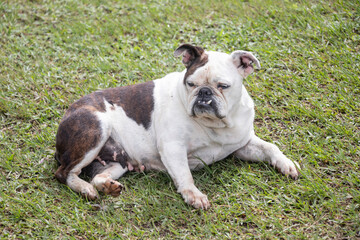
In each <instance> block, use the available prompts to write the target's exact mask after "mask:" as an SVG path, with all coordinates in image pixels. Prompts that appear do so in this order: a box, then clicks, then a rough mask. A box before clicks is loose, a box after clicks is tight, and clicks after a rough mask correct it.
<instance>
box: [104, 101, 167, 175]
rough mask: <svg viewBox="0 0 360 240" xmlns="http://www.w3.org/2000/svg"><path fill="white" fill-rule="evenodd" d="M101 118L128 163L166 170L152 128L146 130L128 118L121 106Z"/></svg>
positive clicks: (148, 168) (108, 111)
mask: <svg viewBox="0 0 360 240" xmlns="http://www.w3.org/2000/svg"><path fill="white" fill-rule="evenodd" d="M99 117H100V118H101V119H102V122H106V123H107V124H106V125H108V126H107V128H108V129H109V131H110V132H111V133H110V137H111V138H112V139H114V141H115V142H116V143H117V144H118V145H119V146H120V147H121V149H123V150H124V151H125V152H126V154H127V155H128V157H129V158H128V160H127V161H129V162H130V163H131V164H132V165H133V166H134V167H138V166H141V165H143V166H145V169H146V170H151V169H156V170H164V169H165V167H164V165H163V164H162V162H161V160H160V155H159V153H158V150H157V147H156V140H155V137H154V130H153V128H152V127H150V128H148V129H145V127H144V126H143V125H141V124H140V125H139V124H138V123H136V122H135V121H134V120H132V119H131V118H129V117H127V116H126V113H125V112H124V111H123V109H122V108H121V107H120V106H115V109H113V110H107V112H106V113H104V114H99Z"/></svg>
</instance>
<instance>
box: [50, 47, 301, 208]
mask: <svg viewBox="0 0 360 240" xmlns="http://www.w3.org/2000/svg"><path fill="white" fill-rule="evenodd" d="M174 55H175V56H176V57H177V56H182V62H183V64H184V65H185V67H186V68H185V70H184V71H182V72H173V73H170V74H168V75H166V76H165V77H163V78H161V79H157V80H154V81H151V82H146V83H142V84H137V85H132V86H126V87H118V88H112V89H106V90H102V91H97V92H94V93H92V94H89V95H87V96H84V97H83V98H81V99H79V100H78V101H76V102H75V103H73V104H72V105H71V106H70V107H69V109H68V110H67V112H66V113H65V116H64V117H63V119H62V120H61V122H60V124H59V129H58V132H57V135H56V154H55V156H56V159H57V160H58V162H59V164H60V166H59V168H58V170H57V171H56V173H55V176H56V178H57V179H58V180H59V181H60V182H62V183H65V184H67V185H68V186H69V187H70V188H71V189H73V190H74V191H76V192H78V193H81V194H82V195H83V196H84V197H86V198H88V199H96V198H97V197H98V191H100V192H103V193H105V194H110V195H112V196H118V195H119V194H120V192H121V190H122V185H121V184H120V183H119V182H117V181H116V179H118V178H120V177H121V176H122V175H123V174H124V173H126V172H127V171H132V170H136V171H144V170H145V171H148V170H164V171H167V172H168V173H169V174H170V176H171V178H172V179H173V181H174V183H175V185H176V187H177V190H178V192H179V193H181V195H182V196H183V198H184V200H185V201H186V202H187V203H189V204H191V205H192V206H194V207H195V208H203V209H207V208H208V207H209V206H210V203H209V201H208V199H207V197H206V195H205V194H203V193H202V192H200V191H199V190H198V189H197V188H196V186H195V184H194V181H193V177H192V175H191V170H193V169H197V168H201V167H202V166H203V165H204V164H211V163H213V162H216V161H219V160H221V159H224V158H226V157H227V156H229V155H230V154H233V155H234V156H236V157H238V158H239V159H242V160H246V161H266V162H268V163H270V164H271V165H272V166H274V167H275V168H277V169H278V170H279V171H280V172H282V173H283V174H285V175H289V176H291V177H292V178H297V177H298V171H297V167H298V166H297V164H296V162H292V161H291V160H289V159H288V158H287V157H286V156H285V155H284V154H283V153H282V152H281V151H280V150H279V149H278V147H276V146H275V145H273V144H271V143H268V142H265V141H263V140H261V139H259V138H258V137H257V136H256V135H255V133H254V127H253V121H254V103H253V101H252V99H251V97H250V96H249V94H248V92H247V91H246V89H245V87H244V85H243V80H244V79H245V78H246V77H247V76H248V75H249V74H251V73H252V72H253V71H254V67H255V66H256V67H258V68H259V67H260V64H259V61H258V60H257V59H256V57H254V55H253V54H251V53H250V52H245V51H235V52H232V53H231V54H226V53H221V52H212V51H205V50H204V49H202V48H201V47H196V46H192V45H190V44H184V45H181V46H180V47H179V48H178V49H176V50H175V53H174ZM81 172H83V173H85V174H86V175H88V176H89V177H90V178H91V179H92V180H91V182H90V183H89V182H86V181H84V180H82V179H81V178H79V174H80V173H81Z"/></svg>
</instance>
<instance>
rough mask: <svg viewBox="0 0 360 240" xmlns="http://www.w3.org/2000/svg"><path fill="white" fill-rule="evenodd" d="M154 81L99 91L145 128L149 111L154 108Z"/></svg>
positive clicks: (149, 117) (148, 118) (148, 121)
mask: <svg viewBox="0 0 360 240" xmlns="http://www.w3.org/2000/svg"><path fill="white" fill-rule="evenodd" d="M154 86H155V85H154V82H152V81H151V82H145V83H141V84H136V85H131V86H126V87H118V88H111V89H106V90H103V91H101V92H100V93H102V94H103V96H104V97H105V100H106V101H108V102H109V103H111V104H116V105H118V106H121V107H122V108H123V109H124V111H125V113H126V115H127V116H128V117H129V118H131V119H133V120H134V121H135V122H136V123H137V124H139V125H140V124H141V125H143V126H144V127H145V128H146V129H148V128H149V127H150V122H151V113H152V111H153V110H154V97H153V93H154Z"/></svg>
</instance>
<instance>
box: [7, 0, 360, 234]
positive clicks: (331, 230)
mask: <svg viewBox="0 0 360 240" xmlns="http://www.w3.org/2000/svg"><path fill="white" fill-rule="evenodd" d="M359 33H360V5H359V2H358V1H355V0H349V1H335V0H332V1H311V0H309V1H296V2H292V1H280V0H275V1H244V2H240V1H228V0H226V1H221V2H220V1H211V0H205V1H188V0H180V1H172V0H167V1H165V0H163V1H140V0H132V1H128V0H126V1H114V0H109V1H101V0H82V1H73V0H67V1H60V0H51V1H50V0H47V1H46V0H44V1H42V0H33V1H25V0H23V1H21V0H14V1H10V0H5V1H1V2H0V35H1V37H0V81H1V84H0V89H1V92H0V118H1V122H0V123H1V125H0V151H1V153H0V158H1V164H0V178H1V180H0V230H1V231H0V238H1V239H29V238H31V239H37V238H38V239H42V238H50V239H53V238H59V239H112V238H120V239H122V238H124V239H149V238H156V239H198V238H203V239H227V238H250V239H309V238H311V239H354V238H360V215H359V212H360V171H359V159H360V147H359V145H360V136H359V135H360V112H359V109H360V101H359V94H360V80H359V76H360V70H359V69H360V56H359V52H360V35H359ZM185 42H190V43H194V44H197V45H200V46H203V47H204V48H206V49H208V50H220V51H224V52H231V51H233V50H236V49H242V50H248V51H252V52H254V53H255V55H256V56H257V57H258V58H259V59H260V62H261V64H262V69H261V70H259V71H257V72H256V73H255V74H253V75H252V76H251V77H249V78H248V79H247V80H246V83H245V84H246V86H247V89H248V91H249V92H250V94H251V95H252V96H253V98H254V101H255V103H256V113H257V115H256V122H255V123H256V131H257V133H258V135H259V136H260V137H261V138H263V139H265V140H268V141H271V142H274V143H275V144H277V145H278V146H279V147H280V148H281V149H282V150H283V151H284V153H285V154H286V155H288V156H289V157H290V158H291V159H293V160H297V161H298V162H299V163H300V165H301V167H302V171H301V173H302V176H301V178H300V179H299V180H297V181H293V180H290V179H287V178H286V177H284V176H282V175H280V174H279V173H277V172H276V171H275V170H273V169H272V168H271V167H269V166H268V165H265V164H250V163H245V162H242V161H239V160H236V159H234V158H231V157H230V158H228V159H226V160H224V161H222V162H219V163H216V164H214V165H211V166H209V167H208V168H205V169H203V170H200V171H197V172H194V178H195V182H196V185H197V186H198V187H199V188H200V190H202V191H203V192H205V193H206V194H208V197H209V199H210V201H211V204H212V207H211V209H210V210H208V211H201V210H195V209H193V208H191V207H190V206H188V205H186V204H185V203H184V202H183V200H182V199H181V196H180V195H179V194H177V193H176V189H175V187H174V185H173V183H172V181H171V180H170V178H169V176H168V175H167V174H166V173H158V172H151V173H146V174H138V173H131V174H128V175H127V176H126V177H124V178H122V179H121V180H120V181H121V182H122V183H124V185H125V187H126V190H125V191H124V192H123V194H122V195H121V196H120V197H118V198H112V197H109V196H102V197H101V199H99V200H98V201H95V202H89V201H86V200H85V199H83V198H81V197H80V196H79V195H78V194H76V193H74V192H73V191H71V190H70V189H69V188H68V187H67V186H65V185H62V184H60V183H59V182H57V181H56V179H55V178H54V171H55V169H56V163H55V160H54V159H53V153H54V148H55V147H54V144H55V141H54V137H55V133H56V130H57V126H58V123H59V121H60V119H61V117H62V115H63V114H64V111H65V109H66V108H67V107H68V106H69V105H70V104H71V103H72V102H74V101H75V100H76V99H78V98H79V97H81V96H83V95H84V94H87V93H90V92H92V91H94V90H97V89H103V88H108V87H114V86H121V85H128V84H134V83H138V82H144V81H149V80H152V79H156V78H159V77H162V76H164V75H165V74H166V73H169V72H172V71H180V70H182V69H183V65H182V64H181V62H180V60H179V59H175V58H174V57H173V51H174V49H175V48H176V47H177V46H178V45H179V44H181V43H185Z"/></svg>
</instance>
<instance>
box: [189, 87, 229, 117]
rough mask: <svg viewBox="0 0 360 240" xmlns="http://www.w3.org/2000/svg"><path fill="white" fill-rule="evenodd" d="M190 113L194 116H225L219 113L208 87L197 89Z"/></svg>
mask: <svg viewBox="0 0 360 240" xmlns="http://www.w3.org/2000/svg"><path fill="white" fill-rule="evenodd" d="M192 115H193V116H195V117H207V118H219V119H222V118H224V117H225V116H222V115H221V114H219V110H218V104H217V101H216V100H215V97H214V94H213V91H212V90H211V89H210V88H209V87H203V88H201V89H200V90H199V92H198V94H197V95H196V99H195V101H194V104H193V107H192Z"/></svg>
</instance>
